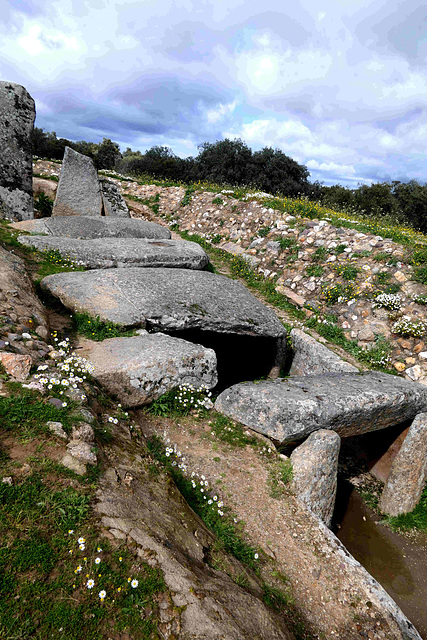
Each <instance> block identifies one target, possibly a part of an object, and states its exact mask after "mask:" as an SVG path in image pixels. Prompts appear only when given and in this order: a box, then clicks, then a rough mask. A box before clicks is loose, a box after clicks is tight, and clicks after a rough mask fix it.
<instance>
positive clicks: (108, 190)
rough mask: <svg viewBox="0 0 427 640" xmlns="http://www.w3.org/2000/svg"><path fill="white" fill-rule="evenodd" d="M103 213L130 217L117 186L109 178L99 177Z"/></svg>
mask: <svg viewBox="0 0 427 640" xmlns="http://www.w3.org/2000/svg"><path fill="white" fill-rule="evenodd" d="M99 184H100V187H101V192H102V204H103V209H104V215H105V216H108V217H112V218H130V213H129V209H128V208H127V204H126V202H125V201H124V198H123V197H122V194H121V193H120V189H119V187H118V186H117V185H116V184H115V183H114V182H111V180H107V179H106V178H100V180H99Z"/></svg>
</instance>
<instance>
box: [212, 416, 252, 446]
mask: <svg viewBox="0 0 427 640" xmlns="http://www.w3.org/2000/svg"><path fill="white" fill-rule="evenodd" d="M211 431H212V433H213V434H214V435H215V437H216V438H218V440H221V442H226V443H227V444H231V445H233V446H234V447H246V445H251V446H256V447H258V446H259V440H257V438H254V437H253V436H248V435H246V434H245V432H244V430H243V427H242V426H241V425H240V424H237V423H236V422H233V421H232V420H230V419H229V418H227V417H226V416H223V415H221V414H220V413H219V414H217V415H216V416H215V419H214V421H213V424H212V428H211Z"/></svg>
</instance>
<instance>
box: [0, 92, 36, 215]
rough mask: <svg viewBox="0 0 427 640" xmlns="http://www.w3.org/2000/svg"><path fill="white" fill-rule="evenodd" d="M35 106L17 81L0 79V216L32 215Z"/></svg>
mask: <svg viewBox="0 0 427 640" xmlns="http://www.w3.org/2000/svg"><path fill="white" fill-rule="evenodd" d="M35 117H36V109H35V105H34V100H33V99H32V97H31V96H30V94H29V93H28V92H27V91H26V89H24V87H22V86H21V85H19V84H14V83H12V82H3V81H2V82H0V149H1V155H0V217H2V214H3V217H6V218H10V219H15V220H16V219H17V220H27V219H29V218H33V217H34V209H33V184H32V177H33V165H32V133H33V127H34V120H35Z"/></svg>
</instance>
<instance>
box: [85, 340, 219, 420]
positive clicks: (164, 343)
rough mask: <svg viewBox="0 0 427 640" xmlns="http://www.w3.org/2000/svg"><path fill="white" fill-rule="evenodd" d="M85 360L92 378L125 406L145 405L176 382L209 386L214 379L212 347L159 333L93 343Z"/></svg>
mask: <svg viewBox="0 0 427 640" xmlns="http://www.w3.org/2000/svg"><path fill="white" fill-rule="evenodd" d="M87 359H88V360H89V362H90V363H91V364H92V366H93V367H94V371H93V373H92V375H93V377H94V378H95V379H96V380H98V382H99V383H100V384H101V385H103V386H104V387H105V388H106V389H107V391H108V392H109V393H112V394H114V395H116V396H117V397H118V398H119V400H120V402H121V403H122V404H123V405H124V406H126V407H135V406H138V405H143V404H148V403H149V402H152V401H153V400H155V399H156V398H159V397H160V396H161V395H163V394H164V393H166V392H167V391H170V390H171V389H173V388H176V387H178V386H179V385H180V384H192V385H193V386H194V387H200V386H201V385H205V386H206V387H208V388H209V389H212V388H213V387H214V386H215V385H216V384H217V382H218V377H217V372H216V355H215V352H214V351H213V350H212V349H205V347H202V346H201V345H198V344H192V343H191V342H187V341H186V340H181V339H180V338H172V337H171V336H167V335H165V334H163V333H155V334H145V335H140V336H134V337H132V338H109V339H108V340H104V341H103V342H97V343H93V348H92V350H91V351H90V352H89V354H88V356H87Z"/></svg>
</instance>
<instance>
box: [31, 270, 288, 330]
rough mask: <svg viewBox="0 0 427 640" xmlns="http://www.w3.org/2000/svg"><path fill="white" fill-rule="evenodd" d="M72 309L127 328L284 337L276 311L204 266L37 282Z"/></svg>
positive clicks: (96, 273) (67, 276) (103, 272)
mask: <svg viewBox="0 0 427 640" xmlns="http://www.w3.org/2000/svg"><path fill="white" fill-rule="evenodd" d="M41 286H42V288H43V289H44V290H45V291H48V292H49V293H51V294H52V295H54V296H56V297H57V298H59V299H60V300H61V302H62V304H64V305H65V306H66V307H67V308H69V309H71V310H73V311H86V312H87V313H89V314H91V315H93V316H100V318H102V319H103V320H110V321H111V322H115V323H117V324H120V325H122V326H125V327H136V326H142V327H144V326H145V325H146V324H149V325H150V326H151V327H152V328H155V329H156V330H158V331H174V330H175V331H177V330H178V331H179V330H183V329H201V330H202V331H203V330H204V331H215V332H217V333H231V334H240V335H251V336H266V337H272V338H282V337H283V336H284V335H285V329H284V327H283V325H282V323H281V322H280V321H279V320H278V319H277V318H276V316H275V314H274V313H273V312H272V311H271V310H270V309H268V308H267V307H265V306H264V305H263V304H262V303H261V302H259V301H258V300H257V299H256V298H255V297H254V296H253V295H251V294H250V293H249V291H248V290H247V289H246V288H245V287H244V286H243V285H242V284H240V283H239V282H236V281H235V280H230V279H229V278H225V277H223V276H220V275H217V274H214V273H210V272H208V271H194V270H188V269H179V270H178V269H162V268H159V269H150V268H146V269H139V268H129V269H126V271H123V270H121V269H105V270H97V271H96V270H94V271H87V272H84V273H77V272H70V273H57V274H54V275H51V276H47V277H46V278H44V279H43V280H42V282H41Z"/></svg>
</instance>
